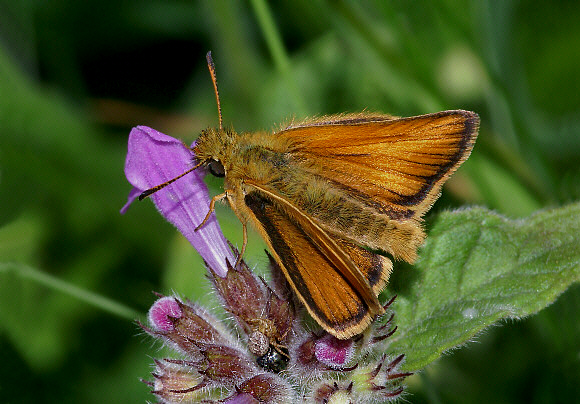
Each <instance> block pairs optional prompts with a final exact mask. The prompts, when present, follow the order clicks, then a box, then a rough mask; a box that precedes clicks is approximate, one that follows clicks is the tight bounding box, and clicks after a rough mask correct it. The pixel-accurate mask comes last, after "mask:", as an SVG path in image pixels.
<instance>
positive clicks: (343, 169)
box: [275, 110, 479, 220]
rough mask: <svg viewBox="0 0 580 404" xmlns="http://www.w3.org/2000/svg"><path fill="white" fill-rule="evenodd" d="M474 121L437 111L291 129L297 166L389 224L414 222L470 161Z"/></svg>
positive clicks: (332, 120)
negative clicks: (303, 164) (306, 164)
mask: <svg viewBox="0 0 580 404" xmlns="http://www.w3.org/2000/svg"><path fill="white" fill-rule="evenodd" d="M478 126H479V117H478V116H477V114H475V113H473V112H468V111H461V110H457V111H444V112H439V113H435V114H429V115H422V116H416V117H411V118H392V117H389V116H371V115H364V114H362V115H347V116H342V117H326V118H321V119H319V120H316V121H312V122H307V123H304V124H299V125H296V126H290V127H288V128H286V129H284V130H282V131H281V132H279V133H277V134H275V136H276V137H280V138H284V139H289V140H290V141H291V142H292V143H293V145H294V149H293V153H294V156H296V158H297V159H299V160H301V161H309V162H314V164H312V165H311V166H310V167H309V168H310V169H311V170H312V171H313V172H314V173H315V174H317V175H321V176H323V177H325V179H326V180H328V181H329V182H331V183H333V184H334V185H336V186H337V187H338V188H341V189H343V190H345V191H346V193H347V194H348V195H349V196H350V197H352V198H354V199H357V200H358V201H360V202H361V203H363V204H365V205H367V206H369V207H371V208H374V209H375V210H376V211H377V212H378V213H385V214H388V215H389V216H390V217H391V218H393V219H395V220H406V219H411V218H420V217H421V216H422V215H423V214H424V213H425V212H426V211H427V210H428V209H429V207H430V206H431V205H432V204H433V202H434V201H435V199H437V197H438V196H439V193H440V190H441V186H442V184H443V182H445V180H446V179H447V178H448V177H449V175H451V174H452V173H453V172H454V171H455V170H456V169H457V167H458V166H459V165H460V164H461V163H462V162H463V161H465V159H466V158H467V157H468V156H469V154H470V153H471V149H472V148H473V144H474V143H475V138H476V137H477V130H478Z"/></svg>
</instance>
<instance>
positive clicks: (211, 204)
mask: <svg viewBox="0 0 580 404" xmlns="http://www.w3.org/2000/svg"><path fill="white" fill-rule="evenodd" d="M227 197H228V193H227V192H224V193H222V194H219V195H216V196H214V197H213V198H211V201H210V202H209V210H208V212H207V215H205V218H204V219H203V221H202V222H201V223H200V224H199V226H197V227H196V228H195V230H194V231H198V230H199V229H201V228H202V227H203V225H204V224H205V223H206V222H207V221H208V220H209V217H210V216H211V214H212V213H213V211H214V210H215V203H216V202H217V201H221V200H222V199H224V198H227ZM238 259H239V258H238Z"/></svg>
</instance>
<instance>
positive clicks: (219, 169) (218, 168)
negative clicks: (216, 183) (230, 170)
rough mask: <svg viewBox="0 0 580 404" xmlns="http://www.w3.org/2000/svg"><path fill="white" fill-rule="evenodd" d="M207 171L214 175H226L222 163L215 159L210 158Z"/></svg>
mask: <svg viewBox="0 0 580 404" xmlns="http://www.w3.org/2000/svg"><path fill="white" fill-rule="evenodd" d="M207 166H208V168H209V172H210V173H212V175H215V176H216V177H224V176H225V175H226V169H225V168H224V165H223V164H222V163H221V162H219V161H217V160H210V161H209V163H208V165H207Z"/></svg>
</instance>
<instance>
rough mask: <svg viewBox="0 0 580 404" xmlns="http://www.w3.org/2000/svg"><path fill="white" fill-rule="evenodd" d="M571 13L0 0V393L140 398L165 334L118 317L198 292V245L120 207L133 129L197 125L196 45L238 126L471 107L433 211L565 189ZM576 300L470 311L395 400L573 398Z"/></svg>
mask: <svg viewBox="0 0 580 404" xmlns="http://www.w3.org/2000/svg"><path fill="white" fill-rule="evenodd" d="M578 21H580V3H578V2H577V1H555V2H537V1H509V0H506V1H489V2H486V1H459V0H457V1H451V0H449V1H440V2H409V1H402V0H400V1H378V0H377V1H362V2H358V1H356V2H355V1H322V0H309V1H305V0H293V1H280V2H275V3H272V4H269V5H268V6H265V4H264V3H263V2H261V1H257V0H256V1H242V2H235V1H204V2H188V1H161V0H158V1H136V0H133V1H130V0H129V1H123V2H117V1H110V0H99V1H92V0H89V1H71V0H54V1H50V2H48V1H34V0H24V1H8V0H1V1H0V358H1V360H2V362H3V363H2V366H0V397H2V398H1V399H0V401H2V402H3V403H24V402H46V403H48V402H59V403H79V402H82V403H101V402H109V403H115V402H145V401H146V400H153V396H151V395H150V393H149V388H148V387H147V386H146V385H144V384H143V383H140V381H139V378H146V379H147V378H150V376H149V372H150V371H151V369H152V368H151V364H152V357H159V356H163V355H165V353H164V352H163V351H160V347H159V345H158V344H153V343H152V342H151V339H150V338H149V337H147V336H145V335H144V333H143V332H142V331H140V329H139V328H138V327H137V326H136V325H135V323H134V322H132V320H133V319H135V318H141V319H143V314H144V313H146V311H147V309H148V307H149V305H150V304H151V303H152V302H153V301H154V300H155V296H154V295H153V294H152V291H158V292H161V293H171V292H172V291H175V292H178V293H180V294H181V295H182V296H185V297H190V298H192V299H194V300H196V301H202V302H203V301H206V302H210V304H211V301H212V300H211V299H212V298H211V297H210V296H208V292H209V287H208V282H207V281H206V280H205V278H204V272H205V270H204V269H203V267H202V265H201V263H200V261H199V258H198V257H197V256H196V253H195V252H194V251H193V250H192V248H191V247H190V246H189V245H188V244H187V242H185V241H184V239H183V238H182V237H181V236H180V235H179V234H178V233H177V231H176V230H175V229H173V228H172V227H171V225H169V224H168V223H166V222H165V221H164V220H163V218H161V217H160V216H159V215H158V214H157V212H156V211H155V209H154V208H153V206H152V204H151V203H150V202H144V203H139V204H135V205H134V206H133V207H132V208H131V209H130V210H129V212H128V213H127V214H126V215H124V216H121V215H120V214H119V209H120V208H121V206H122V205H123V204H124V203H125V201H126V196H127V194H128V192H129V190H130V186H129V184H128V183H127V182H126V180H125V178H124V175H123V165H124V158H125V152H126V142H127V136H128V133H129V131H130V128H131V127H132V126H135V125H138V124H141V125H147V126H151V127H153V128H155V129H157V130H160V131H162V132H164V133H167V134H170V135H172V136H175V137H179V138H182V139H184V140H185V141H186V142H191V141H192V140H194V139H195V138H196V136H197V134H198V133H199V132H200V130H202V129H204V128H205V127H207V126H215V125H217V112H216V107H215V99H214V95H213V89H212V85H211V81H210V77H209V74H208V72H207V66H206V62H205V54H206V52H207V51H208V50H212V51H213V56H214V61H215V63H216V67H217V74H218V80H219V84H220V91H221V93H220V94H221V102H222V109H223V116H224V123H225V124H226V125H227V126H229V125H233V126H234V127H235V128H236V129H237V130H238V131H244V130H258V129H271V128H275V127H277V126H278V125H279V124H280V123H282V122H284V120H287V119H289V118H292V117H293V116H295V117H297V118H301V117H306V116H313V115H321V114H330V113H337V112H356V111H361V110H363V109H367V110H370V111H380V112H388V113H391V114H394V115H400V116H408V115H417V114H423V113H429V112H435V111H438V110H444V109H455V108H461V109H469V110H474V111H477V112H478V113H479V114H480V116H481V121H482V124H481V130H480V137H479V139H478V142H477V145H476V146H475V149H474V152H473V154H472V157H471V158H470V159H469V160H468V161H467V163H466V164H465V165H464V166H463V167H462V168H461V170H460V171H459V172H458V173H457V174H456V175H455V176H454V177H453V178H452V180H451V181H449V183H448V186H447V187H446V190H445V192H444V195H443V197H442V198H441V199H440V200H439V202H438V203H437V204H436V205H435V207H434V208H433V213H435V214H436V212H437V211H441V210H443V209H449V208H453V207H458V206H463V205H469V204H471V205H475V204H478V205H483V206H487V207H489V208H491V209H494V210H496V211H498V212H500V213H502V214H505V215H507V216H509V217H512V218H517V217H524V216H527V215H529V214H530V213H532V212H533V211H535V210H538V209H542V208H544V207H554V206H560V205H564V204H566V203H568V202H570V201H574V200H578V199H579V197H580V164H579V163H578V162H579V161H580V110H579V106H580V85H579V84H580V74H579V72H580V24H578ZM216 184H218V183H216ZM218 185H219V184H218ZM213 192H217V188H215V189H214V191H213ZM433 213H431V214H433ZM218 217H219V218H220V222H221V223H222V226H223V227H224V231H225V232H226V234H227V235H228V237H229V238H230V239H231V240H233V241H234V243H237V244H238V245H239V244H240V242H241V231H240V228H239V225H238V223H237V221H236V220H234V219H233V217H232V215H231V213H230V212H229V211H228V210H227V209H225V208H220V209H219V211H218ZM250 247H251V251H250V254H249V255H248V260H249V262H250V263H252V264H254V265H257V266H258V267H264V266H265V262H266V259H265V256H264V254H263V253H262V250H261V249H262V245H260V243H259V242H258V241H257V239H255V238H253V239H252V240H250ZM579 248H580V246H579ZM492 253H493V252H492V251H490V254H492ZM200 279H203V281H200ZM579 307H580V288H579V287H575V288H572V289H570V290H569V291H568V292H566V293H565V294H564V295H563V296H561V297H560V298H559V299H558V300H557V301H556V303H555V304H553V305H552V306H550V307H549V308H548V309H546V310H544V311H542V312H541V313H540V314H538V315H536V316H534V317H531V318H529V319H525V320H523V321H518V322H510V323H508V324H502V325H501V326H499V327H494V328H493V329H491V330H488V331H487V332H485V333H484V334H482V335H480V336H479V337H478V338H477V342H474V343H470V344H469V345H468V346H467V347H464V348H463V349H461V350H459V351H456V352H453V353H450V354H448V355H447V356H445V357H443V358H442V359H440V360H439V361H437V362H436V363H434V364H432V365H431V366H429V367H428V368H427V369H426V370H425V371H424V372H423V373H422V374H420V375H415V376H413V377H412V378H411V379H409V384H410V386H409V388H408V392H409V393H410V394H408V395H407V400H408V401H409V402H413V403H479V402H494V403H519V402H522V403H523V402H526V403H529V402H532V403H558V402H566V403H570V402H579V401H580V387H579V386H580V310H579Z"/></svg>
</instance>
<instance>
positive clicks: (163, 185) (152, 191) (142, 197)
mask: <svg viewBox="0 0 580 404" xmlns="http://www.w3.org/2000/svg"><path fill="white" fill-rule="evenodd" d="M204 163H205V161H202V162H201V163H199V164H197V165H196V166H195V167H192V168H190V169H189V170H187V171H186V172H184V173H181V174H179V175H178V176H177V177H175V178H172V179H170V180H169V181H165V182H164V183H163V184H159V185H156V186H154V187H153V188H149V189H148V190H146V191H143V192H142V193H141V195H139V200H140V201H142V200H143V199H145V198H147V197H148V196H149V195H151V194H154V193H155V192H157V191H159V190H160V189H162V188H165V187H166V186H168V185H169V184H171V183H173V182H175V181H177V180H178V179H180V178H181V177H183V176H184V175H187V174H189V173H190V172H192V171H194V170H196V169H197V168H199V167H200V166H202V165H203V164H204Z"/></svg>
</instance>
